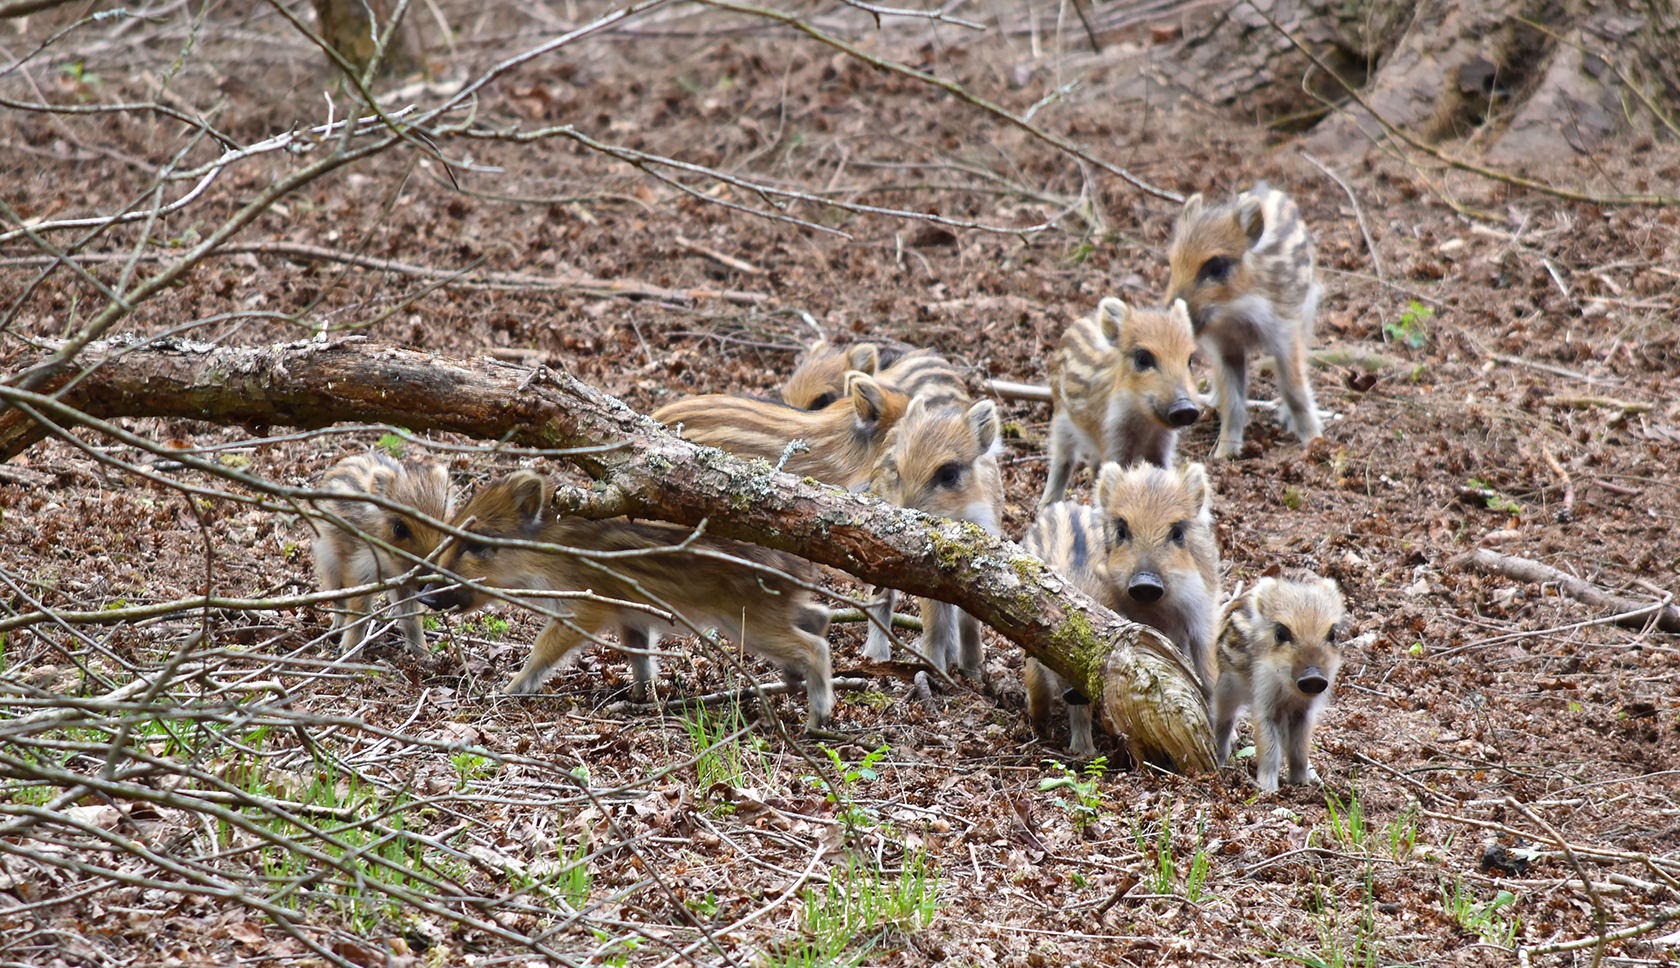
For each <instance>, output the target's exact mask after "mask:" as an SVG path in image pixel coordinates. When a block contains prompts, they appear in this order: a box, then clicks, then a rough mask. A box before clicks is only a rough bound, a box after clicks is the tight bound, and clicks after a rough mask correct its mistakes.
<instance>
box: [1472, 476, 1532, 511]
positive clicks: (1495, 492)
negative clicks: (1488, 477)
mask: <svg viewBox="0 0 1680 968" xmlns="http://www.w3.org/2000/svg"><path fill="white" fill-rule="evenodd" d="M1470 487H1471V489H1472V490H1473V491H1475V492H1476V496H1477V497H1480V498H1481V499H1482V502H1483V503H1484V504H1486V505H1487V508H1488V510H1490V511H1504V512H1505V513H1506V514H1514V515H1518V516H1520V515H1521V514H1522V513H1523V506H1522V505H1521V504H1520V503H1518V502H1517V501H1516V500H1515V499H1514V498H1512V497H1511V495H1509V494H1506V493H1505V492H1504V491H1501V490H1499V489H1497V488H1495V487H1494V486H1493V485H1491V484H1489V483H1487V482H1486V481H1484V480H1482V479H1480V478H1476V477H1472V478H1470Z"/></svg>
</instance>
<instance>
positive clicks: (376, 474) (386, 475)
mask: <svg viewBox="0 0 1680 968" xmlns="http://www.w3.org/2000/svg"><path fill="white" fill-rule="evenodd" d="M400 466H401V465H399V464H397V463H396V462H395V461H389V462H381V463H380V464H379V465H378V466H377V467H375V468H374V469H373V473H371V474H369V475H368V493H369V494H378V495H379V496H380V497H390V496H391V491H392V490H393V489H394V488H395V487H396V486H397V473H398V470H399V469H400Z"/></svg>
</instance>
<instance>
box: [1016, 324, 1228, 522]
mask: <svg viewBox="0 0 1680 968" xmlns="http://www.w3.org/2000/svg"><path fill="white" fill-rule="evenodd" d="M1195 353H1196V337H1195V335H1194V334H1193V333H1192V332H1191V329H1190V316H1189V314H1188V311H1187V310H1186V309H1185V307H1184V306H1183V304H1181V303H1175V304H1174V305H1173V307H1172V308H1171V309H1169V310H1160V309H1144V308H1137V307H1132V306H1128V305H1126V303H1124V302H1122V301H1121V300H1119V299H1115V298H1114V297H1112V296H1110V297H1108V298H1106V299H1104V300H1102V302H1100V303H1098V304H1097V311H1096V313H1095V314H1093V315H1091V316H1083V317H1080V318H1079V319H1076V320H1074V321H1073V323H1072V324H1071V325H1070V326H1068V328H1067V330H1066V332H1064V333H1063V334H1062V341H1061V344H1060V346H1058V347H1057V350H1056V355H1055V356H1054V357H1053V358H1052V359H1051V362H1050V393H1051V397H1052V400H1053V402H1054V404H1055V413H1056V415H1055V417H1054V419H1052V420H1051V423H1050V476H1049V477H1048V478H1047V479H1046V480H1045V482H1044V494H1043V496H1042V497H1040V498H1039V502H1038V503H1039V506H1040V507H1044V506H1046V505H1049V504H1053V503H1055V502H1056V501H1060V500H1061V499H1062V498H1063V497H1064V496H1066V494H1067V484H1068V479H1069V478H1070V477H1071V476H1072V474H1073V469H1074V465H1075V464H1076V463H1088V464H1090V465H1091V466H1092V467H1097V466H1099V465H1101V464H1103V463H1104V462H1107V461H1114V462H1116V463H1118V464H1120V465H1121V466H1126V465H1130V464H1132V463H1133V462H1135V461H1148V462H1149V463H1151V464H1156V465H1158V466H1161V467H1166V466H1168V465H1169V464H1171V463H1172V459H1173V452H1174V450H1175V449H1176V448H1177V446H1178V431H1179V428H1181V427H1186V426H1189V425H1190V424H1191V423H1194V422H1195V420H1196V418H1197V417H1198V416H1200V414H1201V408H1200V407H1198V406H1197V405H1196V402H1195V399H1196V395H1195V388H1194V386H1193V384H1192V383H1191V380H1190V360H1191V357H1192V356H1194V355H1195Z"/></svg>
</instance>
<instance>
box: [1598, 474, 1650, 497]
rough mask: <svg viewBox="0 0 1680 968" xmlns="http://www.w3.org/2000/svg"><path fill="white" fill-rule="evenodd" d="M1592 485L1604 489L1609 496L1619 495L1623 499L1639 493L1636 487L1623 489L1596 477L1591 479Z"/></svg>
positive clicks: (1618, 485)
mask: <svg viewBox="0 0 1680 968" xmlns="http://www.w3.org/2000/svg"><path fill="white" fill-rule="evenodd" d="M1593 483H1594V484H1596V485H1598V486H1599V487H1602V488H1604V489H1605V490H1606V491H1609V492H1610V493H1611V494H1620V495H1621V496H1623V497H1634V496H1636V495H1638V494H1639V493H1640V490H1639V489H1638V488H1637V487H1623V486H1622V485H1620V484H1612V483H1610V482H1609V481H1606V480H1601V479H1599V478H1596V477H1595V478H1593Z"/></svg>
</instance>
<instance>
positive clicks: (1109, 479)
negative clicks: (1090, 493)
mask: <svg viewBox="0 0 1680 968" xmlns="http://www.w3.org/2000/svg"><path fill="white" fill-rule="evenodd" d="M1124 473H1125V471H1122V470H1121V469H1120V465H1119V464H1116V463H1115V462H1113V461H1109V462H1108V463H1106V464H1104V465H1103V466H1102V468H1101V469H1099V470H1098V471H1097V507H1098V509H1102V508H1106V507H1108V498H1109V495H1111V494H1113V493H1114V489H1115V488H1117V487H1119V486H1120V477H1121V475H1122V474H1124Z"/></svg>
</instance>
